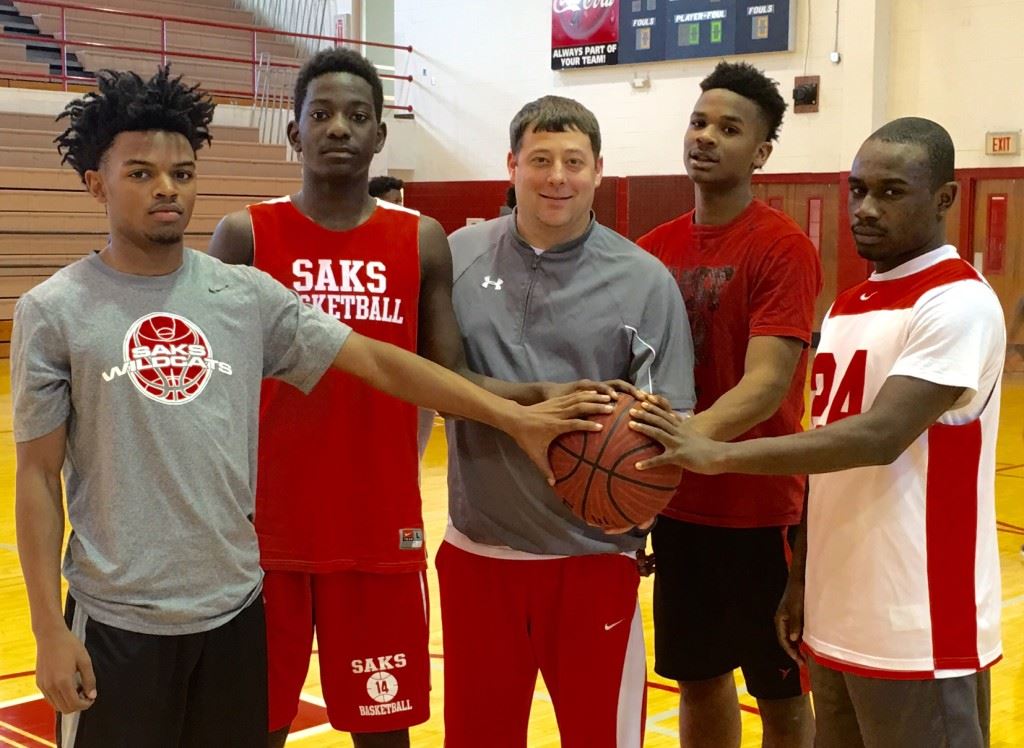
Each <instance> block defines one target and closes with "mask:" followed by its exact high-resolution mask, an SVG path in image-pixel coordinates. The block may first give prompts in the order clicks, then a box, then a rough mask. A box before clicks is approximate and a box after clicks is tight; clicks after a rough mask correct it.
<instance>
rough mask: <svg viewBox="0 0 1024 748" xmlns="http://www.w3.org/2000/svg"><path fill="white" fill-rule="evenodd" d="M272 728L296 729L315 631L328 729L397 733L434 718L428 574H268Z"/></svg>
mask: <svg viewBox="0 0 1024 748" xmlns="http://www.w3.org/2000/svg"><path fill="white" fill-rule="evenodd" d="M263 597H264V600H265V601H266V611H267V670H268V676H269V678H268V682H269V702H270V704H269V708H270V715H269V725H270V731H271V732H274V731H276V730H280V729H281V728H283V727H286V726H287V725H289V724H291V722H292V720H294V719H295V714H296V712H297V710H298V703H299V694H300V692H301V690H302V684H303V682H304V681H305V679H306V672H307V670H308V669H309V658H310V654H311V653H312V649H313V630H314V628H315V629H316V636H317V647H318V649H319V657H320V683H321V687H322V689H323V694H324V700H325V701H326V702H327V716H328V718H329V719H330V721H331V725H332V726H333V727H334V728H335V729H337V730H343V731H345V732H356V733H364V732H390V731H392V730H401V729H404V728H407V727H409V726H411V725H418V724H420V723H422V722H426V721H427V719H428V718H429V717H430V659H429V655H428V652H427V642H428V639H429V625H428V614H429V603H428V601H427V582H426V576H425V575H424V573H423V572H419V571H417V572H409V573H402V574H370V573H365V572H358V571H342V572H335V573H331V574H305V573H300V572H285V571H268V572H266V576H265V577H264V579H263Z"/></svg>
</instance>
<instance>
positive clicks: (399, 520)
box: [249, 198, 426, 573]
mask: <svg viewBox="0 0 1024 748" xmlns="http://www.w3.org/2000/svg"><path fill="white" fill-rule="evenodd" d="M249 215H250V217H251V218H252V229H253V239H254V241H255V244H254V252H253V264H254V265H255V266H256V267H257V268H259V269H260V270H264V271H266V272H267V273H269V274H270V275H272V276H274V277H275V278H276V279H277V280H279V281H281V283H283V284H284V285H285V286H287V287H288V288H291V289H293V290H294V291H296V292H297V293H298V294H299V296H300V297H302V299H303V301H305V302H306V303H309V304H313V305H314V306H318V307H320V308H321V309H323V310H324V311H325V312H327V313H328V314H333V315H334V316H336V317H338V318H339V319H341V320H343V321H344V322H345V323H347V324H348V325H350V326H351V327H352V329H353V330H355V331H356V332H358V333H360V334H361V335H366V336H368V337H371V338H375V339H377V340H382V341H385V342H388V343H392V344H394V345H397V346H399V347H401V348H404V349H406V350H409V351H415V350H416V335H417V326H416V325H417V312H418V308H419V290H420V258H419V214H418V213H416V212H414V211H411V210H407V209H404V208H399V207H397V206H391V205H389V204H387V203H383V202H380V201H378V207H377V209H376V210H375V211H374V212H373V214H372V215H371V216H370V218H369V219H368V220H367V221H366V222H365V223H363V224H362V225H360V226H357V227H356V228H354V229H352V230H351V231H330V230H328V229H325V228H324V227H322V226H320V225H319V224H317V223H315V222H314V221H312V220H310V219H309V218H307V217H306V216H305V215H303V214H302V213H300V212H299V210H298V209H297V208H296V207H295V206H294V205H293V204H292V203H291V201H290V200H289V199H287V198H282V199H279V200H272V201H270V202H265V203H260V204H258V205H250V206H249ZM416 420H417V419H416V408H415V406H413V405H410V404H408V403H405V402H402V401H401V400H397V399H395V398H393V397H389V396H388V395H384V394H382V393H380V392H378V391H377V390H375V389H372V388H371V387H369V386H368V385H365V384H363V383H362V382H360V381H359V380H357V379H355V378H354V377H351V376H349V375H347V374H343V373H341V372H339V371H337V370H334V369H332V370H329V371H328V372H327V373H326V374H325V375H324V377H323V378H322V379H321V380H320V382H319V384H317V386H316V387H315V388H314V389H313V391H312V392H311V393H310V394H309V395H308V396H306V395H303V394H302V393H301V392H300V391H299V390H297V389H295V388H294V387H292V386H291V385H289V384H285V383H284V382H282V381H280V380H277V379H266V380H264V382H263V391H262V395H261V403H260V435H259V439H260V442H259V462H258V473H257V481H256V532H257V534H258V535H259V541H260V555H261V561H262V564H263V568H265V569H274V570H279V571H302V572H309V573H313V572H330V571H341V570H345V569H356V570H360V571H374V572H398V571H412V570H419V569H423V568H425V567H426V555H425V551H424V548H423V545H424V544H423V518H422V503H421V501H420V492H419V473H418V471H419V459H418V451H417V447H416Z"/></svg>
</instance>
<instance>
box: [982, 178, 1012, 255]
mask: <svg viewBox="0 0 1024 748" xmlns="http://www.w3.org/2000/svg"><path fill="white" fill-rule="evenodd" d="M986 223H987V226H986V228H987V231H986V235H985V261H984V263H983V266H982V272H985V273H1002V272H1003V265H1004V263H1005V259H1006V195H989V196H988V220H987V222H986Z"/></svg>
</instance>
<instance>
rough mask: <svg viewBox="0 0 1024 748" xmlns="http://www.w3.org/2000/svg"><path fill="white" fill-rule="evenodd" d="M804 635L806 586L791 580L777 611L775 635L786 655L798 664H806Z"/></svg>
mask: <svg viewBox="0 0 1024 748" xmlns="http://www.w3.org/2000/svg"><path fill="white" fill-rule="evenodd" d="M803 634H804V586H803V584H801V583H799V582H793V581H792V579H791V580H790V582H789V584H787V585H786V591H785V592H784V593H783V594H782V601H781V602H780V603H779V608H778V610H776V611H775V635H776V636H777V637H778V638H779V645H780V646H781V647H782V648H783V649H784V650H786V654H788V655H789V656H790V657H792V658H793V659H794V660H796V661H797V662H801V663H802V662H804V655H803V653H802V652H801V651H800V642H801V641H803Z"/></svg>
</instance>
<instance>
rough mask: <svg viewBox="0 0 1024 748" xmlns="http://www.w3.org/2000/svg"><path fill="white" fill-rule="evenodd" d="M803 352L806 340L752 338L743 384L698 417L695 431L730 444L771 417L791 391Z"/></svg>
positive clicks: (740, 382)
mask: <svg viewBox="0 0 1024 748" xmlns="http://www.w3.org/2000/svg"><path fill="white" fill-rule="evenodd" d="M803 349H804V344H803V341H801V340H797V339H796V338H782V337H774V336H767V335H761V336H756V337H753V338H751V339H750V342H749V343H748V344H747V355H746V358H745V359H744V362H743V376H742V377H741V378H740V381H739V382H737V383H736V386H735V387H733V388H732V389H730V390H729V391H728V392H725V393H723V394H722V396H721V397H719V398H718V399H717V400H716V401H715V402H714V403H713V404H712V405H711V407H710V408H708V409H707V410H705V411H702V412H700V413H698V414H697V415H695V416H694V417H693V420H692V422H691V423H690V426H691V428H693V429H696V430H697V431H699V432H700V433H702V434H704V435H705V436H708V437H710V438H712V439H717V440H719V441H729V440H730V439H735V438H736V437H737V436H739V435H740V434H745V433H746V432H747V431H750V429H752V428H754V426H756V425H757V424H759V423H761V422H762V421H765V420H767V419H768V418H771V417H772V416H773V415H774V414H775V412H776V411H777V410H778V409H779V406H781V405H782V401H783V400H784V399H785V397H786V393H788V392H789V387H790V385H791V384H792V383H793V374H794V372H795V371H796V365H797V362H799V361H800V354H801V353H802V352H803Z"/></svg>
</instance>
